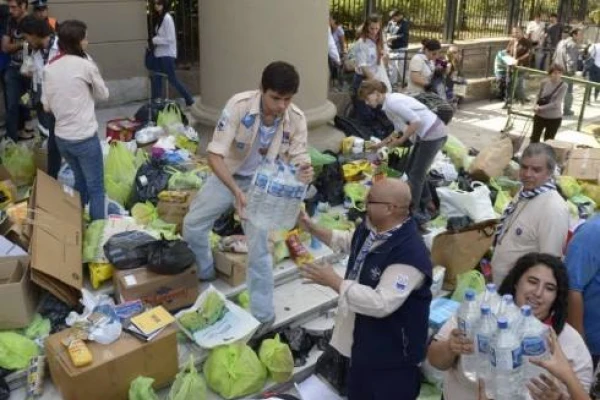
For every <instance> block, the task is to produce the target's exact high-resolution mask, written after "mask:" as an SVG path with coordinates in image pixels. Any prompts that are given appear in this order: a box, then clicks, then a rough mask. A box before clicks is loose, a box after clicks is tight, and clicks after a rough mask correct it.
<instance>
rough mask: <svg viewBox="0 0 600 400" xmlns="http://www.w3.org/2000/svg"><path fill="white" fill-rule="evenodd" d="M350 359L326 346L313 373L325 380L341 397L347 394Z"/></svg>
mask: <svg viewBox="0 0 600 400" xmlns="http://www.w3.org/2000/svg"><path fill="white" fill-rule="evenodd" d="M349 367H350V359H349V358H348V357H345V356H343V355H342V354H340V352H338V351H337V350H336V349H334V348H333V347H331V346H328V347H327V348H326V349H325V351H324V352H323V354H321V356H320V357H319V359H318V360H317V365H316V366H315V373H316V374H317V375H319V376H320V377H321V378H323V379H325V380H326V381H327V382H329V384H330V385H331V386H332V387H333V388H334V389H335V390H337V392H338V393H339V394H340V395H341V396H345V395H346V394H347V392H348V369H349Z"/></svg>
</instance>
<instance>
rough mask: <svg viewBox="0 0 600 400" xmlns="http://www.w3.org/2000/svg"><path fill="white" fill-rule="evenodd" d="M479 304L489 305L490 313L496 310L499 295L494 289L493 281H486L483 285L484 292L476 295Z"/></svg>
mask: <svg viewBox="0 0 600 400" xmlns="http://www.w3.org/2000/svg"><path fill="white" fill-rule="evenodd" d="M477 300H478V303H479V305H480V306H481V305H483V304H487V305H488V306H490V309H491V310H492V313H493V312H494V311H496V310H498V305H499V304H500V295H499V294H498V292H497V291H496V284H495V283H488V284H487V285H485V292H483V293H482V294H480V295H479V296H478V297H477Z"/></svg>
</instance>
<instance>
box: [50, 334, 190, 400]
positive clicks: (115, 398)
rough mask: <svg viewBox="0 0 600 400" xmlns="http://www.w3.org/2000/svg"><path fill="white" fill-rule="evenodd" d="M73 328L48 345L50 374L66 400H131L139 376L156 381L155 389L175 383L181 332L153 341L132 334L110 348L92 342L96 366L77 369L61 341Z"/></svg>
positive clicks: (55, 335)
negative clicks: (145, 340) (129, 393)
mask: <svg viewBox="0 0 600 400" xmlns="http://www.w3.org/2000/svg"><path fill="white" fill-rule="evenodd" d="M69 332H70V329H66V330H64V331H62V332H59V333H56V334H54V335H52V336H50V337H49V338H48V339H47V340H46V342H45V349H46V355H47V357H48V366H49V367H50V375H51V377H52V381H53V382H54V385H55V386H56V387H57V389H58V390H59V391H60V393H61V395H62V398H63V399H65V400H82V399H85V400H107V399H111V400H127V398H128V392H129V385H130V383H131V382H132V381H133V380H134V379H135V378H137V377H138V376H147V377H149V378H153V379H154V380H155V381H154V385H153V386H154V388H161V387H165V386H167V385H168V384H169V383H171V382H172V381H173V379H174V377H175V374H177V371H178V369H179V366H178V360H177V334H176V332H177V330H176V329H175V328H174V327H173V326H170V327H167V328H166V329H165V330H164V331H163V332H162V333H161V334H160V335H158V336H157V337H156V338H155V339H153V340H152V341H150V342H142V341H140V340H138V339H135V338H134V337H133V336H131V335H130V334H128V333H124V334H122V335H121V337H120V338H119V340H117V341H116V342H114V343H111V344H109V345H101V344H98V343H95V342H88V343H87V346H88V348H89V350H90V352H91V353H92V357H93V362H92V364H90V365H88V366H86V367H82V368H76V367H74V366H73V364H72V363H71V359H70V358H69V354H68V353H67V349H66V347H64V346H63V344H62V343H61V340H62V339H64V338H66V337H67V336H68V335H69Z"/></svg>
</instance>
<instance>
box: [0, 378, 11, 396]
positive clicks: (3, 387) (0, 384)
mask: <svg viewBox="0 0 600 400" xmlns="http://www.w3.org/2000/svg"><path fill="white" fill-rule="evenodd" d="M8 399H10V387H9V386H8V383H6V380H5V379H4V378H0V400H8Z"/></svg>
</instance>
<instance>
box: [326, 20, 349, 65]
mask: <svg viewBox="0 0 600 400" xmlns="http://www.w3.org/2000/svg"><path fill="white" fill-rule="evenodd" d="M329 29H330V30H331V35H332V36H333V40H335V45H336V46H337V48H338V53H339V55H340V58H342V59H343V58H344V56H345V55H346V53H347V50H346V33H345V32H344V27H343V26H342V24H340V23H339V22H338V21H337V20H336V19H335V17H334V16H333V15H332V14H329Z"/></svg>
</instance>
